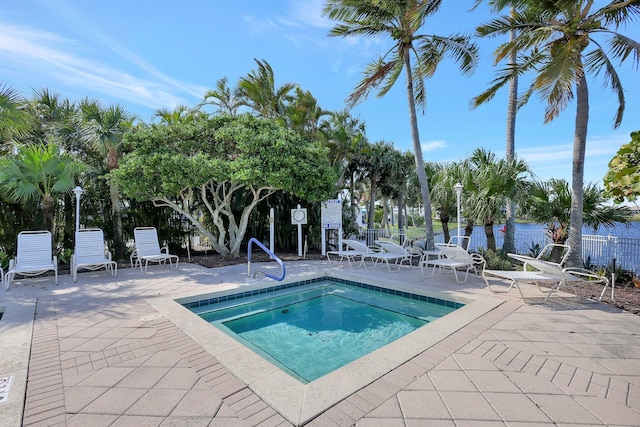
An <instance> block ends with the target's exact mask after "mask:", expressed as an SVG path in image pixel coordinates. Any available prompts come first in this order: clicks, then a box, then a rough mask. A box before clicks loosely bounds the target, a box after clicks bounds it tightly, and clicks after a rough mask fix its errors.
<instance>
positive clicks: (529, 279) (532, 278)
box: [482, 254, 613, 302]
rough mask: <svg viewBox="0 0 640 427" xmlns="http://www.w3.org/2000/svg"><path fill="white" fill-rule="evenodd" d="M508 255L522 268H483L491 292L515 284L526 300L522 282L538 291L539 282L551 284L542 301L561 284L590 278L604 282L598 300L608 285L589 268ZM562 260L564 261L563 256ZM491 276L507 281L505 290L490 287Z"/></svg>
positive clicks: (605, 280) (604, 278)
mask: <svg viewBox="0 0 640 427" xmlns="http://www.w3.org/2000/svg"><path fill="white" fill-rule="evenodd" d="M508 255H509V256H510V257H511V258H513V259H516V260H518V261H521V262H522V263H523V270H520V271H503V270H487V269H486V268H483V270H482V278H483V279H484V282H485V284H486V285H487V288H488V289H489V290H490V291H491V292H493V293H500V292H502V293H505V292H509V291H510V290H511V288H513V287H514V286H515V287H516V288H517V289H518V292H519V293H520V296H521V297H522V300H523V301H524V302H528V301H527V299H526V298H525V295H524V292H523V291H522V288H521V287H520V285H521V284H523V283H532V284H535V285H536V287H537V288H538V290H539V291H540V292H543V291H542V289H540V286H539V283H541V282H546V283H551V284H552V286H551V287H550V290H549V291H548V293H547V295H546V297H545V299H544V302H547V301H548V300H549V297H551V295H552V294H553V293H554V292H557V291H558V290H559V289H560V287H561V286H563V285H565V284H567V283H568V282H573V283H576V282H583V281H585V280H591V281H596V282H599V283H603V284H604V287H603V289H602V293H601V294H600V298H598V301H600V300H601V299H602V297H603V296H604V293H605V291H606V290H607V287H608V286H609V280H608V279H607V278H606V277H604V276H600V275H597V274H594V273H593V272H591V271H589V270H585V269H582V268H563V267H562V265H561V264H560V263H555V262H550V261H544V260H541V259H539V258H532V257H529V256H526V255H519V254H508ZM562 261H564V258H563V260H562ZM529 267H531V268H533V269H534V270H531V269H530V268H529ZM492 278H493V279H495V278H497V279H501V280H506V281H508V284H509V287H508V288H507V290H506V291H497V290H496V289H494V288H492V287H491V285H490V283H489V281H490V280H491V279H492ZM611 298H612V299H613V288H612V289H611Z"/></svg>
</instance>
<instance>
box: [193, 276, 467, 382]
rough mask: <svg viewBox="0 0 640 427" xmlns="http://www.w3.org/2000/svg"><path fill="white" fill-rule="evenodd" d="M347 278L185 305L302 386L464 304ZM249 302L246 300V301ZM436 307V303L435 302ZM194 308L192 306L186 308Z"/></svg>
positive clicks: (294, 285)
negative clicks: (429, 299)
mask: <svg viewBox="0 0 640 427" xmlns="http://www.w3.org/2000/svg"><path fill="white" fill-rule="evenodd" d="M390 291H391V290H390V289H388V288H380V287H375V288H374V287H371V286H368V285H366V284H363V283H359V282H353V281H348V280H340V281H338V280H335V279H334V280H330V279H326V280H322V281H318V282H317V283H315V284H307V283H304V282H302V283H301V282H297V283H293V284H292V285H291V287H285V288H284V289H277V290H274V289H270V291H269V292H266V293H258V295H257V296H255V295H252V296H245V295H244V293H242V294H236V295H234V296H232V297H231V300H229V297H227V298H226V300H225V301H218V302H214V303H212V304H209V299H206V300H203V301H198V302H190V303H187V304H186V306H187V307H189V308H190V309H191V310H192V311H194V312H195V313H197V314H198V315H199V316H200V317H201V318H202V319H204V320H205V321H207V322H209V323H210V324H212V325H214V326H215V327H217V328H219V329H220V330H222V331H223V332H225V333H227V334H228V335H230V336H231V337H233V338H235V339H236V340H238V341H240V342H241V343H243V344H245V345H246V346H248V347H249V348H251V349H253V350H254V351H256V352H257V353H258V354H260V355H261V356H262V357H264V358H265V359H267V360H269V361H271V362H272V363H274V364H276V365H277V366H279V367H280V368H281V369H283V370H284V371H286V372H287V373H289V374H290V375H292V376H293V377H294V378H296V379H298V380H300V381H302V382H303V383H308V382H311V381H314V380H316V379H318V378H320V377H322V376H323V375H326V374H327V373H329V372H332V371H334V370H336V369H338V368H340V367H342V366H344V365H346V364H348V363H350V362H353V361H354V360H357V359H358V358H360V357H362V356H364V355H366V354H369V353H371V352H372V351H375V350H376V349H378V348H380V347H383V346H385V345H387V344H389V343H391V342H393V341H395V340H397V339H399V338H401V337H402V336H404V335H406V334H409V333H411V332H413V331H414V330H416V329H418V328H420V327H421V326H423V325H425V324H427V323H428V322H430V321H433V320H436V319H438V318H440V317H442V316H445V315H447V314H449V313H451V312H452V311H454V310H456V309H457V308H460V307H462V306H463V304H461V303H456V302H454V301H448V300H443V299H435V298H432V302H429V301H428V299H427V298H426V297H422V296H420V295H417V294H413V293H408V292H397V293H396V292H390ZM245 300H248V301H245ZM438 302H439V303H440V304H438ZM191 307H193V308H191Z"/></svg>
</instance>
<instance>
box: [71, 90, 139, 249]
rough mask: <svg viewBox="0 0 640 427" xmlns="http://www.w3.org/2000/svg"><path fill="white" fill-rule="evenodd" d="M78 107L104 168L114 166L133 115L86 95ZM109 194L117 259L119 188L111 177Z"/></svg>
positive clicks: (109, 168) (118, 242)
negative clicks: (102, 104) (91, 99)
mask: <svg viewBox="0 0 640 427" xmlns="http://www.w3.org/2000/svg"><path fill="white" fill-rule="evenodd" d="M80 109H81V111H82V115H83V117H84V120H85V122H86V123H87V125H88V126H89V127H90V129H91V138H92V140H93V144H94V145H95V147H96V148H97V149H98V150H99V151H101V152H102V153H103V155H104V156H106V157H105V166H106V172H110V171H112V170H114V169H118V167H119V159H120V156H121V150H120V147H121V145H122V136H123V134H124V133H125V131H126V130H127V129H129V128H131V124H132V120H134V119H133V117H132V116H131V115H130V114H129V113H128V112H127V111H126V110H125V109H124V108H122V107H121V106H119V105H113V104H112V105H110V106H109V107H108V108H103V107H102V106H101V105H100V103H99V102H98V101H90V100H87V99H85V100H84V101H83V102H82V103H81V105H80ZM109 198H110V199H111V216H112V229H113V243H114V248H115V249H114V252H115V255H116V258H117V259H118V258H120V257H122V256H123V255H124V244H123V239H122V235H123V230H122V206H121V203H120V190H119V189H118V187H117V186H116V185H115V184H114V183H113V182H111V181H109Z"/></svg>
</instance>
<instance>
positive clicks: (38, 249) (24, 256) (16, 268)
mask: <svg viewBox="0 0 640 427" xmlns="http://www.w3.org/2000/svg"><path fill="white" fill-rule="evenodd" d="M47 271H53V272H54V273H55V283H56V285H57V284H58V257H56V256H55V255H52V251H51V233H50V232H48V231H21V232H20V233H19V234H18V249H17V253H16V257H15V258H14V259H11V260H10V261H9V270H8V271H7V274H6V275H5V278H4V289H5V290H9V288H10V287H11V282H13V279H14V278H15V275H16V274H19V275H21V276H26V277H33V276H39V275H41V274H44V273H46V272H47Z"/></svg>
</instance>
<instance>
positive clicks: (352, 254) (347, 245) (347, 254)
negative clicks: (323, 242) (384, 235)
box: [327, 239, 372, 267]
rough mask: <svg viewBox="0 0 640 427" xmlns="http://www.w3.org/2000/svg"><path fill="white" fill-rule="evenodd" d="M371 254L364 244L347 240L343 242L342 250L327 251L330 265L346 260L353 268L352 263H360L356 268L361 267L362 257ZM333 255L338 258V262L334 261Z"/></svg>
mask: <svg viewBox="0 0 640 427" xmlns="http://www.w3.org/2000/svg"><path fill="white" fill-rule="evenodd" d="M354 247H355V248H357V249H355V248H354ZM371 252H372V251H371V249H370V248H369V247H368V246H367V245H365V244H364V243H361V242H358V241H357V240H349V239H345V240H343V241H342V248H341V249H340V250H337V251H327V260H328V261H329V264H334V263H336V262H337V263H341V262H342V261H344V260H345V259H346V260H347V262H348V263H349V267H353V264H352V262H353V263H355V262H356V261H358V263H357V265H356V266H355V267H361V266H362V263H363V260H362V257H363V256H364V255H367V254H370V253H371ZM331 255H333V256H335V257H337V258H338V260H337V261H334V260H332V259H331Z"/></svg>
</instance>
